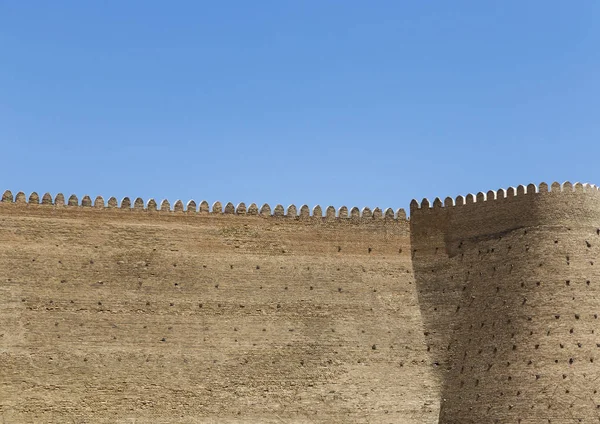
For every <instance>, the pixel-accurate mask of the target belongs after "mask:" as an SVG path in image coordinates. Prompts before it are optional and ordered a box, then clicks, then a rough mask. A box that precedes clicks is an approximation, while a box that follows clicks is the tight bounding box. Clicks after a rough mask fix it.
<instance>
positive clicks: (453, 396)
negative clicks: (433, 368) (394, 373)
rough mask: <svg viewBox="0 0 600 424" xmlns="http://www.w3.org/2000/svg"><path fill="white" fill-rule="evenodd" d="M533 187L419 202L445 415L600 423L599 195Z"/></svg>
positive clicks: (425, 300)
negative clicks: (464, 198) (442, 201)
mask: <svg viewBox="0 0 600 424" xmlns="http://www.w3.org/2000/svg"><path fill="white" fill-rule="evenodd" d="M525 191H526V189H525V188H524V187H520V188H519V192H518V193H515V192H514V191H512V190H511V191H509V193H508V197H506V198H504V193H499V194H500V195H499V196H498V197H499V198H498V199H497V200H492V199H491V198H493V197H495V196H496V195H495V193H493V192H491V193H488V197H489V198H490V199H488V200H487V201H484V195H483V194H479V195H478V198H477V201H475V199H474V198H470V199H468V203H469V204H466V205H456V206H452V202H451V201H448V202H447V207H441V204H440V202H437V203H436V205H435V207H434V208H433V209H430V208H429V207H428V205H427V204H425V205H424V207H422V208H420V209H419V208H418V205H416V204H414V203H413V205H412V208H411V237H412V249H413V266H414V271H415V278H416V281H417V287H418V291H419V298H420V306H421V310H422V315H423V317H424V320H425V331H426V334H427V342H428V347H429V351H430V352H431V354H432V360H433V361H434V362H437V363H438V364H439V366H438V367H437V369H438V375H437V377H438V379H439V381H440V382H441V385H442V391H441V399H442V402H441V413H440V422H441V423H461V424H463V423H484V422H485V423H492V422H497V423H523V424H525V423H531V424H533V423H571V422H586V423H591V422H598V421H599V417H600V412H599V411H600V409H598V408H599V406H598V405H600V395H599V394H598V392H597V390H598V389H599V387H598V382H599V381H600V371H599V370H598V361H600V355H599V352H600V347H599V346H600V337H599V336H598V334H597V333H598V331H599V330H598V328H599V326H598V323H599V321H598V314H600V270H599V267H600V261H598V259H599V254H598V253H599V252H600V230H599V229H600V196H599V193H598V191H597V189H595V188H591V187H585V188H584V187H583V186H581V185H578V186H577V187H576V191H573V189H572V187H571V186H570V185H569V184H567V185H566V186H565V187H564V188H563V189H562V190H561V188H560V186H553V187H552V191H551V192H548V188H547V187H546V186H545V185H542V186H540V191H541V193H534V191H536V187H535V186H529V187H528V188H527V192H528V193H527V194H526V193H525ZM461 200H462V199H461ZM461 203H462V202H461Z"/></svg>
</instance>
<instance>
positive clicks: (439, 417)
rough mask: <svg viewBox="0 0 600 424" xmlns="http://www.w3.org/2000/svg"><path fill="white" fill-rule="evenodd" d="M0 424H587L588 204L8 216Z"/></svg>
mask: <svg viewBox="0 0 600 424" xmlns="http://www.w3.org/2000/svg"><path fill="white" fill-rule="evenodd" d="M0 241H1V243H0V422H6V423H14V422H16V423H21V422H25V423H38V422H42V423H45V422H48V423H65V422H67V423H88V422H89V423H91V422H106V423H109V422H110V423H112V422H122V423H138V424H139V423H213V422H214V423H216V422H219V423H221V422H225V423H246V422H260V423H263V422H264V423H281V422H290V423H291V422H294V423H302V422H306V423H335V422H338V423H348V422H352V423H436V422H440V423H457V424H462V423H523V424H525V423H579V422H583V423H594V422H596V423H597V422H600V395H599V394H598V393H597V390H600V387H599V386H600V372H599V371H598V361H600V355H599V354H600V337H598V334H597V333H598V332H599V331H600V328H599V326H598V323H599V319H598V315H599V314H600V270H599V269H598V267H600V260H599V258H598V257H599V252H600V193H599V192H598V190H597V189H596V187H594V186H589V185H581V184H576V185H575V186H572V185H571V184H568V183H565V184H564V185H558V184H553V185H552V186H551V187H548V186H547V185H545V184H541V185H540V186H539V187H536V186H534V185H529V186H527V187H523V186H520V187H519V188H517V189H509V190H507V191H504V190H500V191H498V192H488V193H487V194H483V193H480V194H478V195H477V196H473V195H469V196H467V197H466V198H462V197H459V198H457V199H456V200H453V199H446V201H445V202H444V203H443V204H442V202H441V201H440V200H437V199H436V201H435V202H433V205H430V204H429V202H428V201H426V200H424V201H423V202H422V203H421V204H418V203H417V202H414V201H413V203H411V213H410V220H408V219H407V218H406V214H405V213H404V211H403V210H398V211H396V212H394V211H392V210H390V209H388V210H386V211H382V210H380V209H374V210H370V209H368V208H365V209H363V210H362V211H361V210H359V209H358V208H351V209H348V208H346V207H342V208H340V209H339V210H337V211H336V209H334V208H332V207H328V208H321V207H319V206H317V207H315V208H313V209H312V210H310V209H309V208H308V207H307V206H302V207H299V208H296V207H295V206H293V205H292V206H290V207H288V208H284V207H282V206H281V205H277V206H275V207H274V208H271V207H270V206H268V205H263V206H262V207H259V206H258V205H255V204H252V205H248V206H246V205H245V204H239V205H237V206H234V205H233V204H231V203H227V204H221V203H219V202H217V203H215V204H214V205H212V206H210V205H209V204H208V203H206V202H199V203H198V204H197V203H195V202H193V201H190V202H188V203H187V204H185V205H184V203H183V202H181V201H176V202H174V203H173V204H171V203H169V202H167V201H163V202H156V201H154V200H150V201H148V202H145V201H143V200H142V199H135V200H131V199H129V198H125V199H123V200H121V201H118V200H117V199H115V198H110V199H108V200H105V199H103V198H101V197H98V198H95V199H92V198H90V197H88V196H85V197H84V198H82V199H78V198H77V197H76V196H69V197H65V196H63V195H62V194H59V195H56V196H51V195H49V194H45V195H43V196H39V195H38V194H36V193H33V194H31V195H29V196H26V195H25V194H24V193H17V194H16V195H13V194H12V193H11V192H6V193H4V195H3V197H2V201H1V202H0Z"/></svg>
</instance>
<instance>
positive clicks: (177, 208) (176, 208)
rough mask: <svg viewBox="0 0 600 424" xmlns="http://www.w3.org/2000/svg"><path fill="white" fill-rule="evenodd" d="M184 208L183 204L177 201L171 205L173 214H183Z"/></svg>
mask: <svg viewBox="0 0 600 424" xmlns="http://www.w3.org/2000/svg"><path fill="white" fill-rule="evenodd" d="M183 210H184V207H183V202H182V201H181V200H180V199H178V200H177V201H175V204H174V205H173V212H182V213H183Z"/></svg>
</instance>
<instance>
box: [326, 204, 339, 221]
mask: <svg viewBox="0 0 600 424" xmlns="http://www.w3.org/2000/svg"><path fill="white" fill-rule="evenodd" d="M335 215H336V214H335V208H334V207H333V206H327V209H325V218H327V219H335V218H336V216H335Z"/></svg>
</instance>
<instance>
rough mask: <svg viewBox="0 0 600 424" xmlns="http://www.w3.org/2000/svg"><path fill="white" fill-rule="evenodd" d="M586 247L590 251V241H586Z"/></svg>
mask: <svg viewBox="0 0 600 424" xmlns="http://www.w3.org/2000/svg"><path fill="white" fill-rule="evenodd" d="M585 245H586V246H587V247H588V249H589V248H590V247H592V245H591V244H590V242H589V241H587V240H586V241H585Z"/></svg>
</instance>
